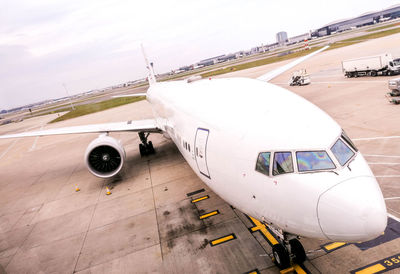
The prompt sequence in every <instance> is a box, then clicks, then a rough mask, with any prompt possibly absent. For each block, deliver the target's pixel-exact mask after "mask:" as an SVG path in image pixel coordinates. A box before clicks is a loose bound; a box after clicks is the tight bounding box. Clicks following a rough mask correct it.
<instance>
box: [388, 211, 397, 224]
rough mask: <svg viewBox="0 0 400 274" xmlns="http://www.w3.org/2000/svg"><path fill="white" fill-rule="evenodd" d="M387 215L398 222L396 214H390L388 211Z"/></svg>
mask: <svg viewBox="0 0 400 274" xmlns="http://www.w3.org/2000/svg"><path fill="white" fill-rule="evenodd" d="M387 215H388V216H389V217H390V218H392V219H393V220H396V221H398V222H400V218H397V217H396V216H394V215H392V214H390V213H388V214H387Z"/></svg>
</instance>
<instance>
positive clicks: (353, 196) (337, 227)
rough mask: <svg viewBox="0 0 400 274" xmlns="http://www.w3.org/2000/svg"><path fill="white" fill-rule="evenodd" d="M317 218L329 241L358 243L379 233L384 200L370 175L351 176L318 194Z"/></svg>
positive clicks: (384, 215)
mask: <svg viewBox="0 0 400 274" xmlns="http://www.w3.org/2000/svg"><path fill="white" fill-rule="evenodd" d="M317 214H318V221H319V225H320V227H321V230H322V232H323V233H324V234H325V236H326V237H327V238H328V239H330V240H332V241H345V242H360V241H367V240H371V239H374V238H376V237H378V236H379V235H381V234H382V232H383V231H384V230H385V228H386V225H387V212H386V205H385V201H384V199H383V196H382V192H381V189H380V188H379V185H378V182H377V181H376V179H375V178H374V177H371V176H360V177H354V178H351V179H348V180H345V181H342V182H341V183H339V184H337V185H335V186H333V187H332V188H330V189H328V190H327V191H325V192H324V193H322V194H321V195H320V197H319V201H318V205H317Z"/></svg>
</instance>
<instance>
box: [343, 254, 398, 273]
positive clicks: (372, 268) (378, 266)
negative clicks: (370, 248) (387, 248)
mask: <svg viewBox="0 0 400 274" xmlns="http://www.w3.org/2000/svg"><path fill="white" fill-rule="evenodd" d="M399 267H400V253H398V254H396V255H393V256H390V257H387V258H385V259H382V260H379V261H376V262H374V263H372V264H369V265H366V266H363V267H360V268H357V269H355V270H352V271H350V273H351V274H372V273H382V272H386V271H390V270H394V269H396V268H399Z"/></svg>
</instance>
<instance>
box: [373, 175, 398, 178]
mask: <svg viewBox="0 0 400 274" xmlns="http://www.w3.org/2000/svg"><path fill="white" fill-rule="evenodd" d="M375 178H400V175H378V176H375Z"/></svg>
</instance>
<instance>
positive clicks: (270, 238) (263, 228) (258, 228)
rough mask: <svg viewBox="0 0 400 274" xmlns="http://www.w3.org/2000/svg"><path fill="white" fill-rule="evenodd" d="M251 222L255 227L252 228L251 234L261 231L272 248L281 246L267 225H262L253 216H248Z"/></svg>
mask: <svg viewBox="0 0 400 274" xmlns="http://www.w3.org/2000/svg"><path fill="white" fill-rule="evenodd" d="M248 217H249V219H250V221H251V222H252V223H253V225H254V226H253V227H251V228H250V231H251V232H256V231H260V233H261V235H263V237H264V239H266V240H267V242H268V243H269V245H270V246H273V245H276V244H279V242H278V240H277V239H276V238H275V236H274V235H273V234H272V232H271V231H270V230H269V229H268V227H267V225H264V224H262V223H261V222H260V221H259V220H257V219H254V218H253V217H251V216H248Z"/></svg>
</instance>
